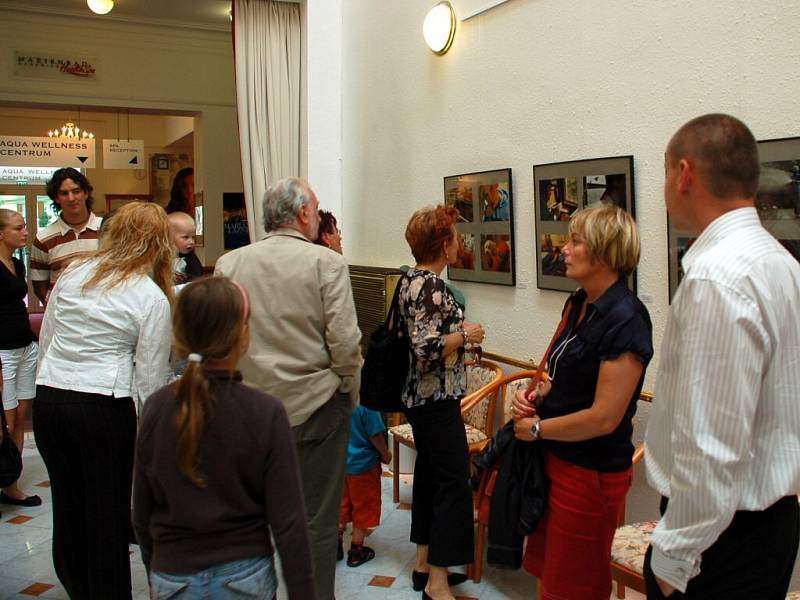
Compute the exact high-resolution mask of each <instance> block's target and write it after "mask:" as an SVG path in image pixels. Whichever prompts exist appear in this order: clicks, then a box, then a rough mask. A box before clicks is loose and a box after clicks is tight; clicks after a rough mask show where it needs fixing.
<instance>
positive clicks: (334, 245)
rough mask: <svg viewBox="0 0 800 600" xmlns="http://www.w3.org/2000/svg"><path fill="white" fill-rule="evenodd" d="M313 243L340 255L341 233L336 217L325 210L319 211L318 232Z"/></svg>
mask: <svg viewBox="0 0 800 600" xmlns="http://www.w3.org/2000/svg"><path fill="white" fill-rule="evenodd" d="M314 243H315V244H318V245H320V246H325V247H326V248H330V249H331V250H333V251H334V252H338V253H339V254H342V232H341V230H340V229H339V228H338V227H337V223H336V217H334V216H333V214H331V213H329V212H328V211H327V210H321V211H319V232H318V233H317V239H315V240H314Z"/></svg>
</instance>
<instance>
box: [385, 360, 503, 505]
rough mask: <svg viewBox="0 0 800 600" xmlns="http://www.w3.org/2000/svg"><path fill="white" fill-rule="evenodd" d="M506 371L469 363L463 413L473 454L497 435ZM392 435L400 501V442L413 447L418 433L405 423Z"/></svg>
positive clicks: (394, 483) (395, 485)
mask: <svg viewBox="0 0 800 600" xmlns="http://www.w3.org/2000/svg"><path fill="white" fill-rule="evenodd" d="M502 376H503V370H502V369H501V368H500V367H499V366H498V365H496V364H495V363H493V362H490V361H488V360H484V361H481V363H480V364H478V365H469V366H467V395H466V396H465V397H464V399H463V400H462V401H461V416H462V418H463V419H464V427H465V429H466V433H467V443H468V444H469V451H470V454H472V453H473V452H479V451H480V450H481V449H482V448H483V446H484V445H485V444H486V442H487V440H488V439H489V438H491V437H492V435H493V434H494V429H493V428H494V413H495V408H496V406H497V385H495V384H496V383H497V382H498V381H500V379H501V378H502ZM389 432H390V433H391V434H392V440H393V443H392V446H393V447H392V463H393V464H392V500H393V501H394V502H395V503H397V502H400V444H402V445H403V446H406V447H408V448H411V449H415V446H414V434H413V432H412V431H411V425H409V424H408V423H404V424H403V425H397V426H395V427H392V428H390V429H389Z"/></svg>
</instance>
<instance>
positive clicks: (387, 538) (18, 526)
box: [0, 434, 643, 600]
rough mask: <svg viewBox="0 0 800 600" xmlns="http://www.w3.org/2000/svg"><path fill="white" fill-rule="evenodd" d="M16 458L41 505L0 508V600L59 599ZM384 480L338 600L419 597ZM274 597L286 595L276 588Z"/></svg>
mask: <svg viewBox="0 0 800 600" xmlns="http://www.w3.org/2000/svg"><path fill="white" fill-rule="evenodd" d="M29 435H30V434H29ZM23 457H24V460H25V472H24V473H23V478H22V482H21V483H22V488H23V489H24V490H25V491H27V492H28V493H36V494H39V495H40V496H41V497H42V500H43V503H42V506H38V507H35V508H22V507H12V506H6V505H0V510H2V513H3V516H2V519H0V600H5V599H7V598H13V599H16V600H25V599H27V600H30V599H31V598H32V597H37V596H38V597H41V598H57V599H63V600H66V599H67V594H66V591H65V590H64V588H63V587H61V585H60V584H59V583H58V579H57V578H56V575H55V572H54V571H53V563H52V559H51V555H50V545H51V537H52V509H51V502H50V488H49V483H48V481H47V471H46V470H45V468H44V464H43V463H42V460H41V458H40V457H39V454H38V452H37V451H36V448H35V445H34V443H33V439H32V438H30V437H29V438H28V439H26V443H25V449H24V452H23ZM391 485H392V481H391V478H388V477H386V478H384V479H383V513H382V518H381V525H380V527H378V529H376V530H375V531H374V532H373V533H372V535H370V536H369V538H368V541H367V544H368V545H369V546H371V547H372V548H374V549H375V553H376V556H375V558H374V559H373V560H372V561H370V562H368V563H366V564H364V565H361V566H360V567H357V568H349V567H348V566H347V565H346V564H345V561H341V562H340V563H339V564H338V566H337V570H336V597H337V598H338V600H350V599H356V598H358V599H362V598H363V599H375V600H378V599H381V600H383V599H392V600H411V599H415V600H416V599H418V598H419V597H420V593H419V592H414V591H413V589H412V588H411V568H412V565H413V557H414V546H413V544H411V543H410V542H409V541H408V532H409V526H410V520H411V513H410V511H409V510H408V502H410V500H411V482H410V477H403V480H402V483H401V490H400V499H401V500H402V501H403V502H401V504H400V505H397V506H396V505H394V504H393V503H392V501H391ZM348 545H349V540H348V539H347V538H345V549H346V548H347V547H348ZM131 549H132V554H131V574H132V577H133V597H134V598H135V599H136V600H145V599H147V598H148V593H147V580H146V576H145V570H144V566H143V565H142V562H141V559H140V557H139V552H138V548H137V547H136V546H132V547H131ZM535 589H536V583H535V580H534V579H533V577H531V576H530V575H528V574H527V573H525V572H523V571H501V570H497V569H493V568H491V567H488V566H484V576H483V580H482V581H481V583H480V584H474V583H472V582H468V583H464V584H462V585H460V586H458V587H455V588H453V592H454V593H455V594H456V595H457V597H459V598H462V599H464V600H472V599H480V600H499V599H509V600H516V599H520V600H522V599H525V600H531V599H532V598H534V597H535V596H534V594H535ZM626 597H627V598H629V599H631V600H637V599H641V598H643V597H642V596H640V595H638V594H636V593H635V592H631V591H630V590H628V594H627V596H626ZM278 598H279V599H280V600H285V598H286V596H285V595H284V594H283V593H282V590H281V589H279V591H278Z"/></svg>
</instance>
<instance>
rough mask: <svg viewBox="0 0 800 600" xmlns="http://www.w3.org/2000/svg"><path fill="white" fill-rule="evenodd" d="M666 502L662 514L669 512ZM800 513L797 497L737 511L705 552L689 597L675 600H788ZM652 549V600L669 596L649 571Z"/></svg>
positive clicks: (648, 579) (647, 559) (664, 500)
mask: <svg viewBox="0 0 800 600" xmlns="http://www.w3.org/2000/svg"><path fill="white" fill-rule="evenodd" d="M667 503H668V499H667V498H662V500H661V514H662V515H663V514H664V512H665V511H666V509H667ZM799 536H800V508H798V503H797V496H785V497H784V498H781V499H780V500H778V501H777V502H776V503H775V504H773V505H772V506H770V507H769V508H767V509H765V510H762V511H745V510H740V511H737V512H736V514H735V515H734V516H733V520H732V521H731V524H730V525H729V526H728V528H727V529H726V530H725V531H723V532H722V534H721V535H720V536H719V538H717V541H716V542H714V543H713V544H712V545H711V547H709V548H708V549H707V550H706V551H705V552H703V556H702V562H701V564H700V573H699V574H698V575H697V576H696V577H694V578H693V579H691V580H690V581H689V585H688V586H687V588H686V593H683V594H682V593H680V592H678V591H676V592H675V593H673V594H672V595H671V596H670V597H669V598H670V600H673V599H674V600H683V599H688V600H717V599H720V600H722V599H724V600H784V599H785V598H786V592H787V590H788V589H789V584H790V582H791V578H792V569H793V568H794V561H795V557H796V556H797V546H798V540H800V537H799ZM652 553H653V548H652V546H651V547H649V548H648V549H647V554H645V559H644V578H645V583H646V585H647V597H648V598H649V599H650V600H662V599H663V598H664V595H663V594H662V593H661V589H660V588H659V587H658V584H657V583H656V580H655V576H654V574H653V570H652V569H651V568H650V558H651V556H652Z"/></svg>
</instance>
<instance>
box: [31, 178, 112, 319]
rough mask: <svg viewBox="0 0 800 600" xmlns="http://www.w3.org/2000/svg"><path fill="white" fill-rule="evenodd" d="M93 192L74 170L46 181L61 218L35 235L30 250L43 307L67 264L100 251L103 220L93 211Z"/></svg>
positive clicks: (37, 291) (35, 290) (32, 278)
mask: <svg viewBox="0 0 800 600" xmlns="http://www.w3.org/2000/svg"><path fill="white" fill-rule="evenodd" d="M92 190H93V188H92V186H91V184H90V183H89V180H88V179H86V176H85V175H83V173H81V172H80V171H78V170H77V169H73V168H72V167H66V168H64V169H59V170H58V171H56V172H55V173H53V177H52V178H51V179H50V181H48V182H47V195H48V196H49V197H50V199H51V200H52V201H53V209H54V210H56V211H57V212H58V215H59V216H58V219H56V220H55V221H54V222H53V223H51V224H50V225H48V226H47V227H45V228H43V229H40V230H39V231H38V232H37V233H36V239H35V240H34V242H33V247H32V248H31V282H32V283H33V291H34V292H35V293H36V296H37V297H38V298H39V300H41V301H42V303H43V304H45V303H46V302H47V294H48V293H49V291H50V289H52V287H53V286H54V285H55V283H56V281H57V280H58V277H59V275H61V273H62V272H63V271H64V269H65V268H66V267H67V265H69V263H70V262H72V261H73V260H75V259H76V258H77V257H79V256H81V255H84V254H87V253H89V252H93V251H94V250H96V249H97V237H98V232H99V230H100V225H101V223H102V219H101V218H100V217H98V216H96V215H95V214H94V213H93V212H92Z"/></svg>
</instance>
